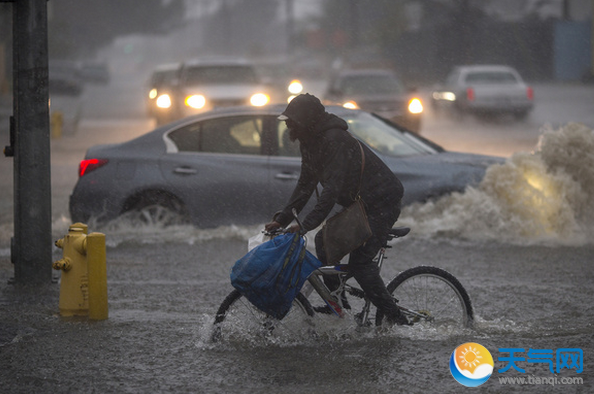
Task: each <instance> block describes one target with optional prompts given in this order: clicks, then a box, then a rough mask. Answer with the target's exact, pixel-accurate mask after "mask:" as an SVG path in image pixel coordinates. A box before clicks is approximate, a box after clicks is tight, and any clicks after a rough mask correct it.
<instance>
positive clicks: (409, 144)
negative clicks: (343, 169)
mask: <svg viewBox="0 0 594 394" xmlns="http://www.w3.org/2000/svg"><path fill="white" fill-rule="evenodd" d="M285 108H286V105H284V104H279V105H270V106H264V107H250V106H243V107H232V108H220V109H216V110H212V111H209V112H205V113H202V114H199V115H196V116H193V117H189V118H185V119H182V120H179V121H177V122H175V123H171V124H168V125H166V126H163V127H159V128H157V129H156V130H154V131H152V132H149V133H147V134H145V135H143V136H140V137H138V138H136V139H133V140H131V141H128V142H125V143H120V144H114V145H99V146H94V147H91V148H90V149H88V151H87V153H86V155H85V158H84V160H82V161H81V163H80V169H79V179H78V182H77V184H76V186H75V188H74V190H73V192H72V195H71V196H70V214H71V218H72V220H73V221H75V222H76V221H81V222H88V221H89V220H91V219H94V220H96V221H97V222H101V221H107V220H110V219H114V218H117V217H119V216H125V217H127V218H128V219H129V220H133V221H134V222H137V221H140V222H149V223H152V222H158V223H161V224H172V223H180V222H182V223H183V222H191V223H193V224H194V225H196V226H198V227H212V226H218V225H223V224H255V223H262V222H264V221H266V220H268V219H270V216H271V215H272V214H273V213H274V212H275V211H276V210H277V209H279V208H281V207H282V206H283V204H284V203H285V202H286V201H287V199H288V197H289V196H290V193H291V192H292V190H293V188H294V187H295V184H296V182H297V179H298V178H299V172H300V166H301V158H300V153H299V147H298V144H297V143H293V142H290V140H289V136H288V131H287V128H286V125H285V122H282V121H279V120H278V119H277V116H278V115H279V114H280V113H281V112H282V111H283V110H284V109H285ZM327 110H328V111H329V112H332V113H335V114H336V115H338V116H340V117H342V118H343V119H345V120H346V121H347V122H348V124H349V130H350V132H351V133H352V134H353V135H355V136H356V137H357V138H358V139H360V140H361V141H362V142H363V143H365V144H367V145H368V146H369V147H370V148H371V149H373V150H374V151H375V152H377V154H378V155H379V156H380V157H381V158H382V159H383V160H384V161H385V162H386V164H387V165H388V166H389V167H390V168H391V169H392V170H393V171H394V173H395V174H396V175H397V176H398V177H399V178H400V179H401V180H402V183H403V184H404V187H405V195H404V200H403V203H404V204H410V203H413V202H416V201H426V200H429V199H431V198H434V197H438V196H441V195H444V194H447V193H451V192H453V191H462V190H464V188H465V187H466V186H467V185H472V184H475V183H478V182H479V181H480V180H481V179H482V178H483V176H484V174H485V170H486V168H487V167H488V166H489V165H490V164H493V163H497V162H501V161H502V160H503V159H500V158H495V157H488V156H479V155H473V154H464V153H454V152H447V151H445V150H444V149H443V148H441V147H440V146H438V145H436V144H434V143H432V142H431V141H429V140H426V139H424V138H422V137H420V136H418V135H416V134H415V133H412V132H410V131H407V130H404V129H401V128H399V127H398V126H397V125H396V124H394V123H392V122H390V121H388V120H386V119H383V118H381V117H379V116H377V115H374V114H371V113H368V112H366V111H361V110H349V109H346V108H343V107H338V106H333V107H328V108H327ZM312 200H315V199H312ZM314 202H315V201H314Z"/></svg>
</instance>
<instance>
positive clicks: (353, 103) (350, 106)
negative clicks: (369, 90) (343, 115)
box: [342, 100, 359, 109]
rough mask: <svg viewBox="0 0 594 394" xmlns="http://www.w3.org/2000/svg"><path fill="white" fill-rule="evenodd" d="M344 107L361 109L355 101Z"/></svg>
mask: <svg viewBox="0 0 594 394" xmlns="http://www.w3.org/2000/svg"><path fill="white" fill-rule="evenodd" d="M342 106H343V107H344V108H348V109H359V106H358V105H357V103H356V102H354V101H353V100H350V101H347V102H346V103H344V104H342Z"/></svg>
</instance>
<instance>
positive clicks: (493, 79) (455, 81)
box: [431, 65, 534, 119]
mask: <svg viewBox="0 0 594 394" xmlns="http://www.w3.org/2000/svg"><path fill="white" fill-rule="evenodd" d="M431 103H432V106H433V108H434V109H436V110H439V109H442V108H447V109H451V110H454V111H456V112H457V113H458V114H460V113H474V114H478V115H498V114H511V115H513V116H514V117H516V118H517V119H523V118H525V117H526V116H527V115H528V114H529V113H530V111H531V110H532V107H533V106H534V92H533V90H532V88H531V87H530V86H528V85H527V84H526V83H525V82H524V80H523V79H522V77H521V76H520V74H519V73H518V72H517V71H516V70H515V69H513V68H512V67H508V66H497V65H493V66H490V65H475V66H460V67H455V68H454V69H453V70H452V72H451V73H450V74H449V75H448V77H447V78H446V81H445V83H444V84H443V85H442V86H438V87H437V88H436V89H435V90H434V91H433V92H432V95H431Z"/></svg>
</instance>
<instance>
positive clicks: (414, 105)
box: [408, 97, 423, 114]
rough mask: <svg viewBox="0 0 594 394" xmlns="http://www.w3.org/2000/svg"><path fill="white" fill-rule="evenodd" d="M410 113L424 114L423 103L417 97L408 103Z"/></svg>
mask: <svg viewBox="0 0 594 394" xmlns="http://www.w3.org/2000/svg"><path fill="white" fill-rule="evenodd" d="M408 111H409V112H410V113H411V114H420V113H421V112H423V103H421V100H420V99H418V98H416V97H415V98H414V99H412V100H410V102H409V103H408Z"/></svg>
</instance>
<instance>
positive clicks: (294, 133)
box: [285, 119, 301, 142]
mask: <svg viewBox="0 0 594 394" xmlns="http://www.w3.org/2000/svg"><path fill="white" fill-rule="evenodd" d="M285 124H286V125H287V128H288V129H289V139H290V140H291V141H292V142H295V140H296V139H298V138H299V136H300V134H301V132H300V127H299V123H297V122H295V121H294V120H292V119H287V120H285Z"/></svg>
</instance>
